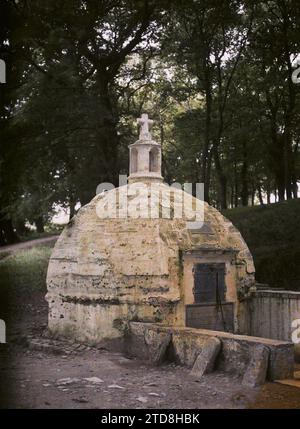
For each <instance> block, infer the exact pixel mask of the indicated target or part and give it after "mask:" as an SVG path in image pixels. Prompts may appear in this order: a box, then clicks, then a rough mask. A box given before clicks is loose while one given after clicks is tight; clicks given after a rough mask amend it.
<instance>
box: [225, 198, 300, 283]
mask: <svg viewBox="0 0 300 429" xmlns="http://www.w3.org/2000/svg"><path fill="white" fill-rule="evenodd" d="M223 214H224V215H225V216H226V217H227V218H228V219H230V220H231V221H232V223H233V224H234V225H235V226H236V227H237V228H238V229H239V230H240V232H241V233H242V235H243V237H244V239H245V241H246V242H247V244H248V246H249V248H250V250H251V252H252V254H253V257H254V262H255V268H256V278H257V281H259V282H261V283H268V284H270V285H271V286H272V287H284V288H285V289H293V290H300V229H299V220H300V199H298V200H291V201H284V202H281V203H276V204H269V205H265V206H255V207H239V208H236V209H231V210H226V211H224V213H223Z"/></svg>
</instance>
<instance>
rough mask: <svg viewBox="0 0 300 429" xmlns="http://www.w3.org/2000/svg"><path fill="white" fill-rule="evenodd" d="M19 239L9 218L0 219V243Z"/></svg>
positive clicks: (3, 243) (10, 242) (15, 241)
mask: <svg viewBox="0 0 300 429" xmlns="http://www.w3.org/2000/svg"><path fill="white" fill-rule="evenodd" d="M18 241H20V239H19V237H18V236H17V234H16V232H15V230H14V228H13V224H12V220H11V219H2V220H0V244H1V245H7V244H14V243H17V242H18Z"/></svg>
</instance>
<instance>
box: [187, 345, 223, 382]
mask: <svg viewBox="0 0 300 429" xmlns="http://www.w3.org/2000/svg"><path fill="white" fill-rule="evenodd" d="M220 350H221V341H220V340H219V339H218V338H210V339H209V340H208V341H207V342H206V344H205V346H204V347H203V349H202V352H201V353H199V355H198V356H197V358H196V360H195V363H194V366H193V368H192V371H191V375H192V376H193V377H197V378H201V377H202V375H204V374H208V373H210V372H212V371H213V370H214V366H215V362H216V358H217V356H218V354H219V352H220Z"/></svg>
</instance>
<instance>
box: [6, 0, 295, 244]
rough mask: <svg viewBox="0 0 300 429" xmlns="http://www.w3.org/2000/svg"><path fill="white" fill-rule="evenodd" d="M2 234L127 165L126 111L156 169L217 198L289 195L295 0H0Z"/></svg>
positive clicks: (83, 199) (11, 233) (235, 200)
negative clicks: (147, 127)
mask: <svg viewBox="0 0 300 429" xmlns="http://www.w3.org/2000/svg"><path fill="white" fill-rule="evenodd" d="M0 7H1V21H2V22H1V27H0V28H1V29H0V58H1V59H3V60H5V62H6V67H7V83H5V84H1V86H0V91H1V105H0V109H1V112H0V129H1V149H0V186H1V187H0V243H2V244H3V243H9V242H13V241H14V240H16V239H17V235H18V233H22V230H23V229H24V224H25V222H26V221H29V222H30V223H35V225H36V226H37V228H38V230H42V229H43V225H44V223H45V222H46V221H47V220H48V219H50V218H51V216H52V213H53V209H54V207H55V205H57V204H59V205H60V206H63V207H69V208H70V214H71V216H72V215H73V214H74V210H75V205H76V203H78V202H79V203H80V204H86V203H87V202H88V201H89V200H90V199H91V198H92V196H93V195H94V194H95V190H96V187H97V185H98V184H99V183H101V182H104V181H105V182H107V181H110V182H112V183H115V184H117V183H118V175H119V173H126V172H127V164H128V158H127V156H128V155H127V145H128V144H129V143H132V142H133V141H134V139H135V138H136V135H137V129H136V125H135V118H136V117H137V115H140V113H141V112H142V111H146V112H148V113H149V114H150V116H152V117H153V119H155V121H156V126H155V128H154V133H155V138H156V139H157V140H158V141H159V142H160V143H161V144H162V148H163V163H164V166H163V168H164V176H165V179H166V180H167V181H169V182H170V183H171V182H172V181H179V182H181V183H183V182H186V181H189V182H196V181H198V182H199V181H201V182H203V183H204V184H205V199H206V200H207V201H209V202H210V203H211V204H214V205H215V206H217V207H219V208H227V207H233V206H238V205H244V206H245V205H248V204H254V203H256V202H259V203H263V202H264V201H268V202H269V201H270V200H271V198H272V197H273V199H274V198H275V199H276V200H284V199H290V198H297V196H298V189H297V182H298V180H299V173H300V169H299V152H298V147H299V135H300V133H299V131H300V130H299V127H300V125H299V124H300V104H299V103H300V102H299V86H300V85H299V84H296V83H294V82H293V81H292V79H291V77H292V73H293V71H294V70H295V68H296V67H297V62H296V61H297V56H298V55H299V54H300V4H299V2H298V1H297V0H272V1H263V2H257V1H251V0H244V1H240V0H184V1H183V0H181V1H180V0H176V1H167V0H165V1H155V0H137V1H134V0H132V1H130V0H89V1H84V0H74V1H72V2H61V1H58V0H45V1H43V2H41V1H39V0H27V1H25V0H24V1H23V0H19V1H9V0H3V1H2V2H1V6H0Z"/></svg>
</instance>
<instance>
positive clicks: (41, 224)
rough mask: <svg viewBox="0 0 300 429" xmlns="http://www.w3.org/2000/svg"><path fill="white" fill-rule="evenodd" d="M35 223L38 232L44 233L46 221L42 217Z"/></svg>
mask: <svg viewBox="0 0 300 429" xmlns="http://www.w3.org/2000/svg"><path fill="white" fill-rule="evenodd" d="M34 223H35V226H36V230H37V232H38V233H43V232H44V231H45V230H44V219H43V217H42V216H40V217H38V218H37V219H35V221H34Z"/></svg>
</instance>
